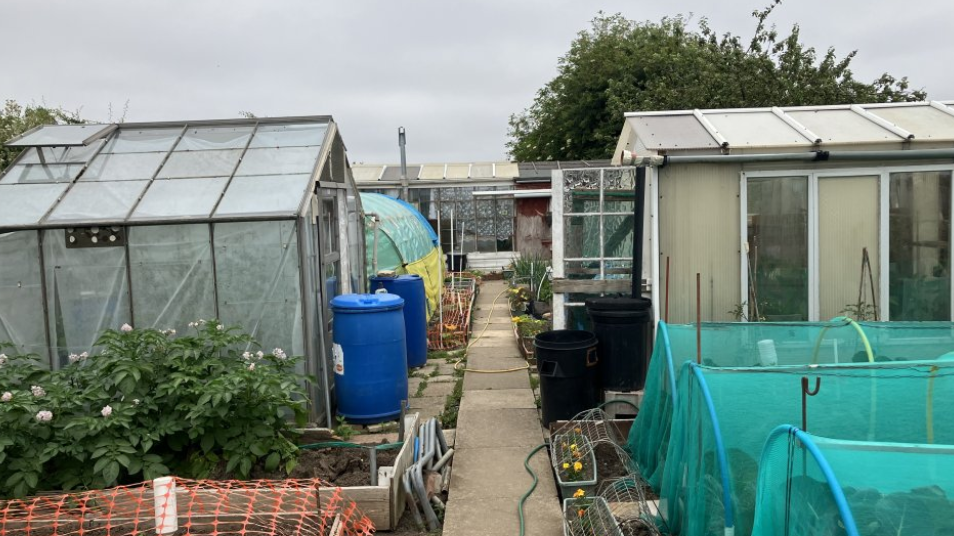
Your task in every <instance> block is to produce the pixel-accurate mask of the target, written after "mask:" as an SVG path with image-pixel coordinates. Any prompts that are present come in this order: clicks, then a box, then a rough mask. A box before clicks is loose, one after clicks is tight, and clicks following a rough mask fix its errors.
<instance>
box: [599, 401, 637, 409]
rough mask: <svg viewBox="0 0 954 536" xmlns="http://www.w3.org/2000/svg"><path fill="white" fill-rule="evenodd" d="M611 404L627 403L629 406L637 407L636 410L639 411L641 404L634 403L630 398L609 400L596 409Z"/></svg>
mask: <svg viewBox="0 0 954 536" xmlns="http://www.w3.org/2000/svg"><path fill="white" fill-rule="evenodd" d="M610 404H626V405H627V406H629V407H631V408H633V409H635V410H636V411H639V406H637V405H636V404H633V403H632V402H630V401H629V400H607V401H606V402H603V403H602V404H600V405H599V406H596V409H603V408H605V407H606V406H608V405H610Z"/></svg>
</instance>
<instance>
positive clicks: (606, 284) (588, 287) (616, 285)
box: [552, 279, 649, 294]
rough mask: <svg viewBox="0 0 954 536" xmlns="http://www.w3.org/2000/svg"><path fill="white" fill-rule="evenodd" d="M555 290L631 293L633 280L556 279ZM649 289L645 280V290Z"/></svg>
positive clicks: (558, 291) (561, 291) (559, 291)
mask: <svg viewBox="0 0 954 536" xmlns="http://www.w3.org/2000/svg"><path fill="white" fill-rule="evenodd" d="M552 286H553V292H556V293H560V294H570V293H573V294H600V293H613V292H622V293H625V294H629V293H630V292H632V290H633V282H632V281H631V280H629V279H554V280H553V285H552ZM648 290H649V285H648V284H646V281H643V292H647V291H648Z"/></svg>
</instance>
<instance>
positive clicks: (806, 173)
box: [739, 164, 954, 322]
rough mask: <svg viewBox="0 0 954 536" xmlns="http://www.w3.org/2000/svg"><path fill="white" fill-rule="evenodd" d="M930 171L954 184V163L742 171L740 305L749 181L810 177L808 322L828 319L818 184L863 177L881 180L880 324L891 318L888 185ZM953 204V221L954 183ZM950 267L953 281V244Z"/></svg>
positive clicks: (745, 279) (744, 292)
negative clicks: (822, 295) (823, 302)
mask: <svg viewBox="0 0 954 536" xmlns="http://www.w3.org/2000/svg"><path fill="white" fill-rule="evenodd" d="M930 171H947V172H949V173H951V180H952V182H954V164H937V165H907V166H905V165H898V166H875V167H851V168H838V169H823V170H812V169H804V168H802V169H788V170H773V171H743V172H741V173H740V174H739V207H740V213H739V237H740V240H741V241H740V244H741V245H742V247H740V248H739V266H740V270H739V274H740V283H741V286H740V287H739V288H740V295H739V297H740V300H741V303H747V302H748V300H749V296H748V286H749V272H748V259H747V255H746V251H745V243H746V241H747V240H748V180H749V179H765V178H772V177H777V178H782V177H807V178H808V320H809V321H810V322H818V321H820V320H828V319H827V318H826V319H821V318H819V316H820V312H819V299H818V293H819V276H818V274H819V258H818V255H819V254H818V241H819V236H818V233H819V229H818V181H819V179H827V178H861V177H878V192H879V207H878V209H879V210H878V264H879V266H880V270H879V274H878V303H879V304H882V305H881V307H879V314H880V318H879V320H881V321H888V320H890V319H891V316H890V311H891V308H890V307H887V306H886V305H885V304H888V300H889V296H890V280H889V273H888V272H889V270H888V265H889V251H888V248H889V246H890V244H891V241H890V236H889V228H890V225H889V221H888V212H889V201H890V191H889V183H890V178H891V174H892V173H918V172H930ZM948 201H949V203H950V205H951V214H952V219H954V184H952V187H951V199H950V200H948ZM951 233H952V235H954V222H952V229H951ZM950 250H951V251H950V252H949V255H950V259H949V263H950V264H949V266H950V267H951V277H952V278H954V241H952V247H951V248H950ZM949 317H950V320H951V321H954V281H952V284H951V310H950V311H949Z"/></svg>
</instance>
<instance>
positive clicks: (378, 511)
mask: <svg viewBox="0 0 954 536" xmlns="http://www.w3.org/2000/svg"><path fill="white" fill-rule="evenodd" d="M336 492H338V493H340V494H341V498H342V499H344V500H345V501H352V502H354V503H355V506H357V508H358V510H360V511H361V513H362V514H363V515H365V516H366V517H367V518H368V519H370V520H371V523H373V524H374V528H375V530H391V496H390V494H389V493H388V492H389V490H388V488H387V487H385V486H351V487H347V488H324V487H322V488H318V498H319V503H320V504H321V507H322V509H324V508H327V505H328V501H330V500H331V498H332V497H333V496H334V494H335V493H336Z"/></svg>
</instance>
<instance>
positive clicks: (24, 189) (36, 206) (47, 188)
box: [0, 183, 69, 340]
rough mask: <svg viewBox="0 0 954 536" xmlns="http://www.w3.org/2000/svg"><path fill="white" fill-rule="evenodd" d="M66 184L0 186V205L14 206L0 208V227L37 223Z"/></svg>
mask: <svg viewBox="0 0 954 536" xmlns="http://www.w3.org/2000/svg"><path fill="white" fill-rule="evenodd" d="M68 186H69V185H68V184H64V183H60V184H17V185H13V186H0V205H2V206H4V207H16V210H0V227H3V226H7V225H10V226H13V225H33V224H36V223H39V221H40V219H41V218H42V217H43V216H44V215H45V214H46V213H47V212H48V211H49V210H50V208H52V207H53V204H54V203H56V200H57V199H59V198H60V196H61V195H63V192H65V191H66V188H67V187H68ZM0 340H2V339H0Z"/></svg>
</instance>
